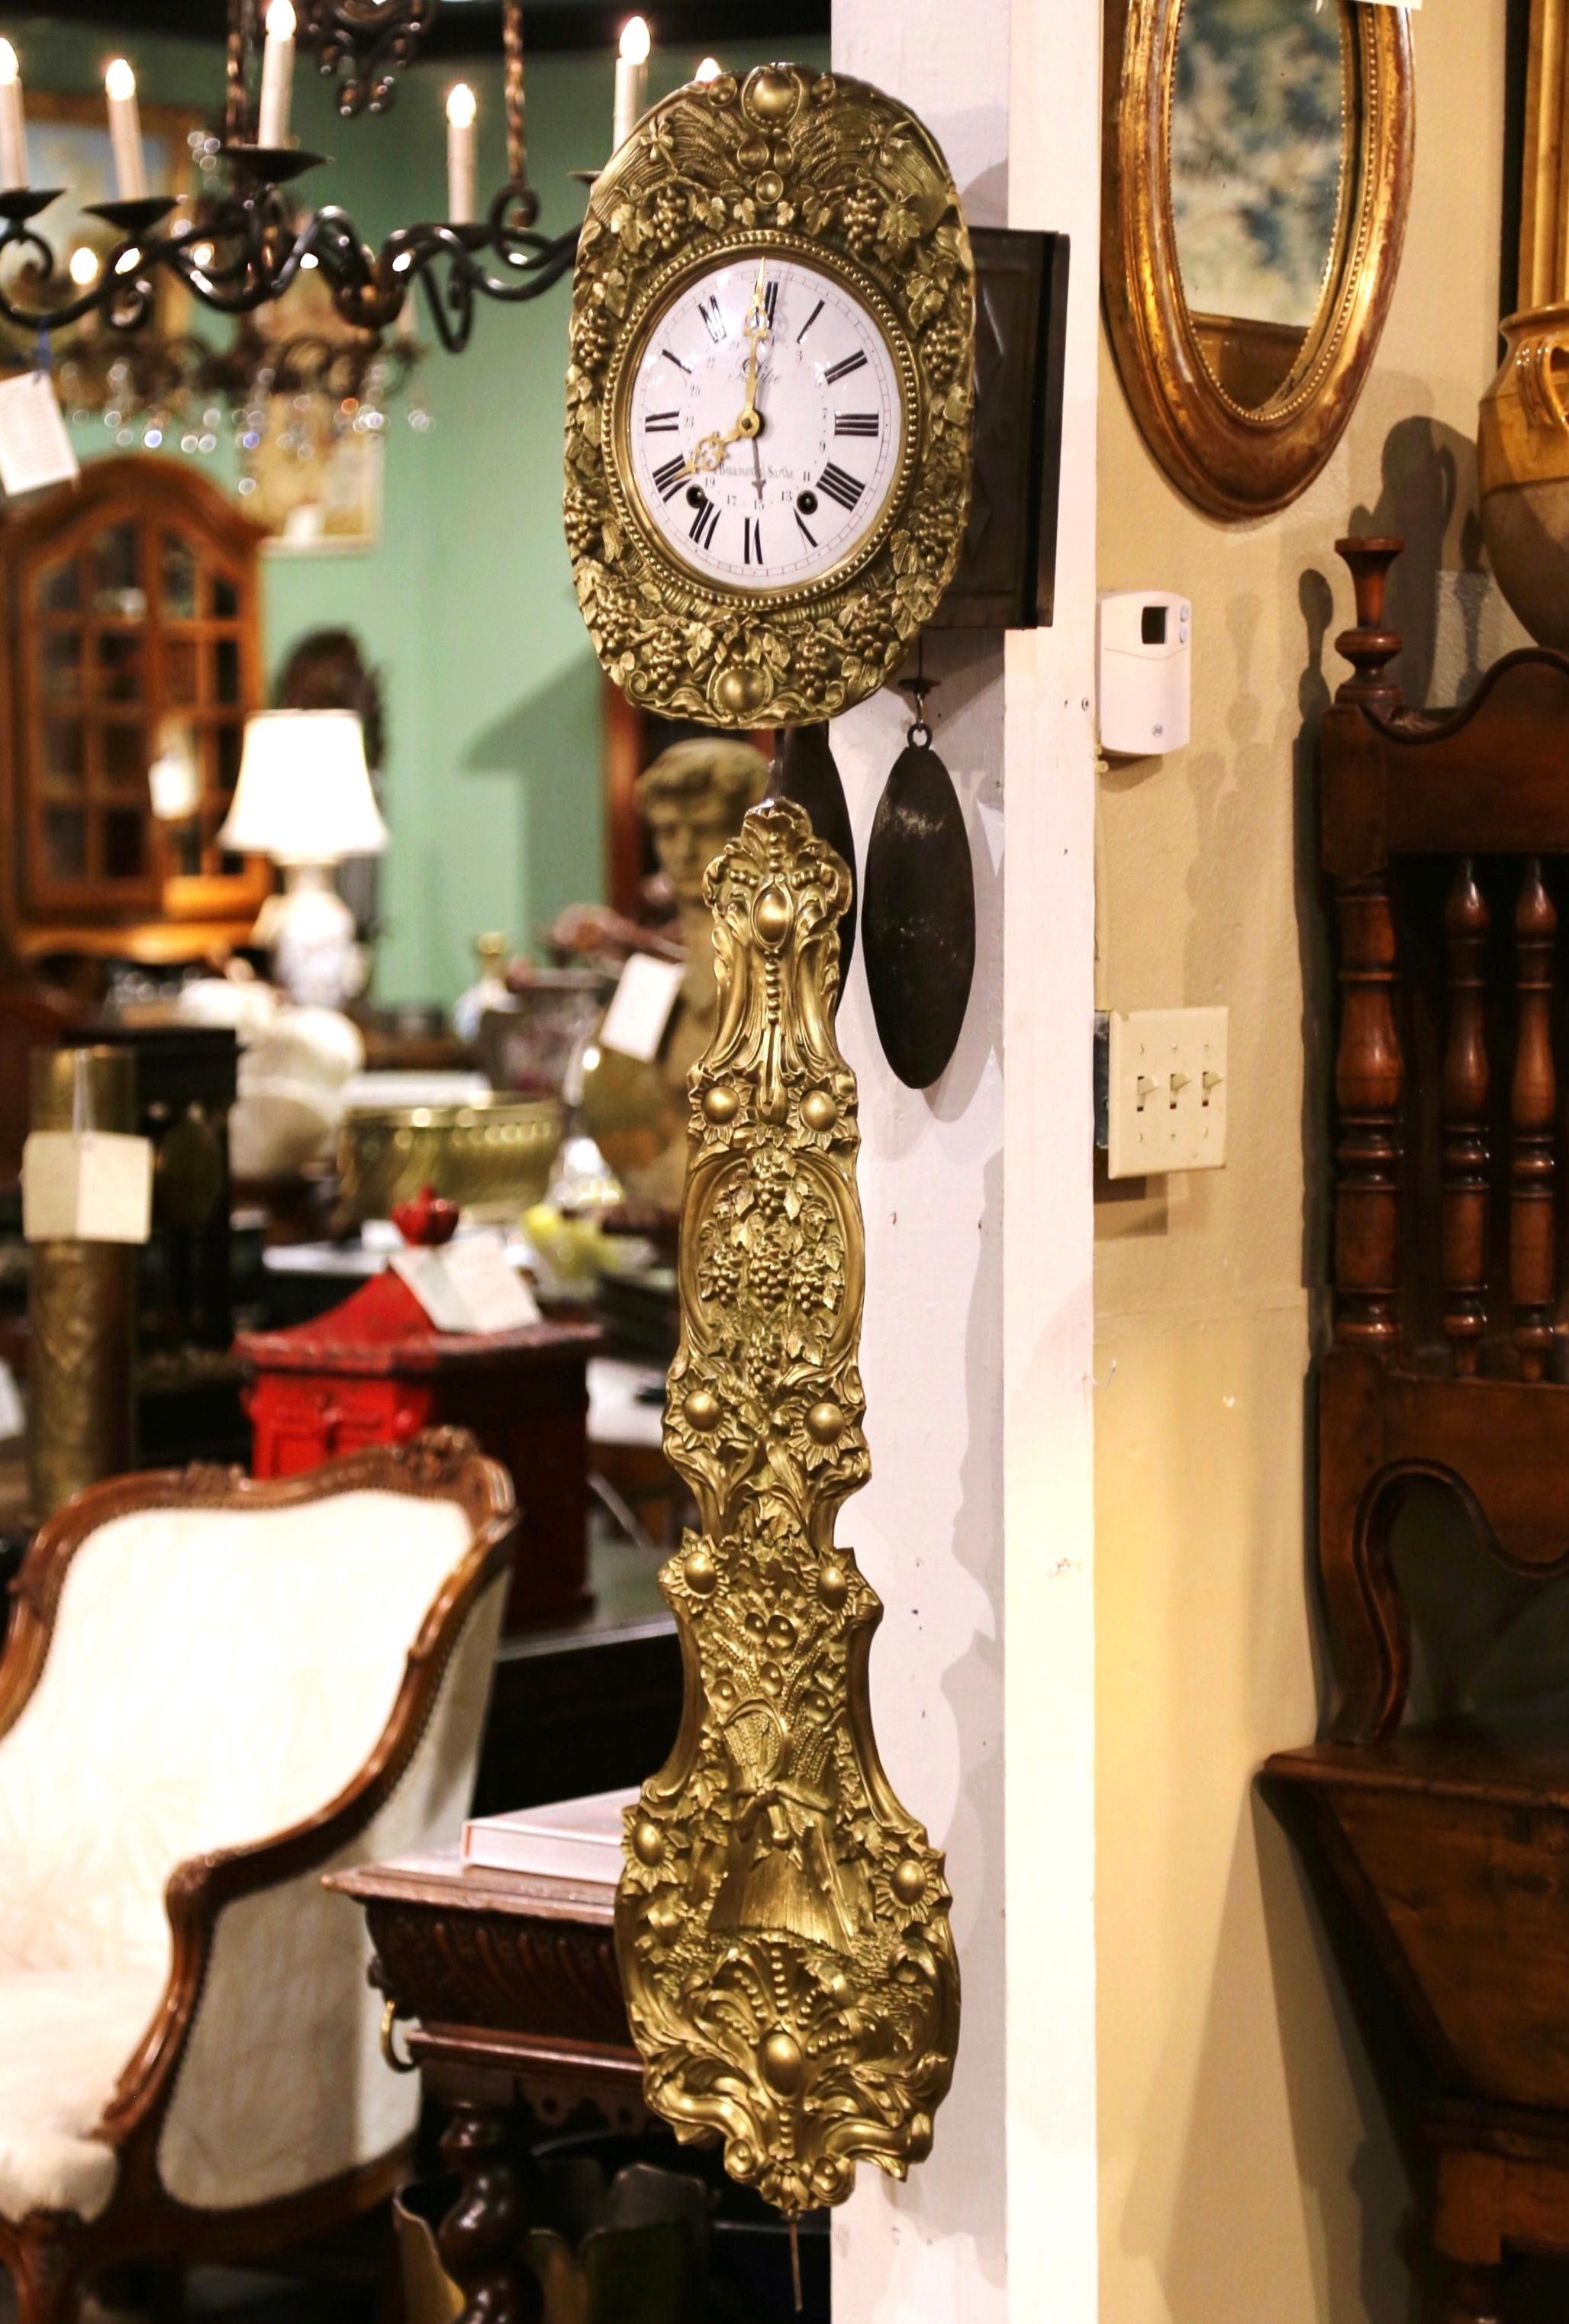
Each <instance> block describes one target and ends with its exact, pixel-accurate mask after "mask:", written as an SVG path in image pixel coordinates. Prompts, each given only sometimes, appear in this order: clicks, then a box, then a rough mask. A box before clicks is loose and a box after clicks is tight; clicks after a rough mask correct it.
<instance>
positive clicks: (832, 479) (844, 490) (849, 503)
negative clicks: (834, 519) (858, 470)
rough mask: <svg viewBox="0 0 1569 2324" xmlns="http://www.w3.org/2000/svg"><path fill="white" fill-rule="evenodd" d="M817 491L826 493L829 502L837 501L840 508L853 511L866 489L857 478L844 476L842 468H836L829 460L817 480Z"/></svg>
mask: <svg viewBox="0 0 1569 2324" xmlns="http://www.w3.org/2000/svg"><path fill="white" fill-rule="evenodd" d="M817 490H818V491H819V492H820V493H827V495H828V498H829V499H830V500H833V501H837V502H838V503H839V506H840V507H841V508H844V509H853V508H854V505H855V503H856V502H857V501H858V500H859V499H860V497H861V495H862V493H863V492H864V491H865V490H866V487H865V485H864V484H863V483H862V481H861V479H860V477H859V476H851V475H845V473H844V469H843V468H840V467H836V466H835V464H834V462H833V461H832V460H830V461H829V463H828V465H827V466H826V468H825V469H824V471H823V473H822V475H820V476H819V477H818V478H817Z"/></svg>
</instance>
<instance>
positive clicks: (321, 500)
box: [240, 273, 386, 557]
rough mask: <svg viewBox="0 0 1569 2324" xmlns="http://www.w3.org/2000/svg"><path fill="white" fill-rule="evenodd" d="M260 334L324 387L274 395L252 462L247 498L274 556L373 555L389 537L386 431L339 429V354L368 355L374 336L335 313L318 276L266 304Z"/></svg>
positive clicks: (258, 320) (245, 480)
mask: <svg viewBox="0 0 1569 2324" xmlns="http://www.w3.org/2000/svg"><path fill="white" fill-rule="evenodd" d="M253 328H254V331H255V333H256V336H257V337H258V338H259V339H260V341H261V342H262V344H263V347H266V346H272V347H273V348H275V349H277V350H278V351H279V353H280V354H281V353H282V352H283V350H285V349H287V350H288V351H289V356H290V367H291V370H293V371H294V372H295V373H297V374H302V375H303V376H306V377H309V378H310V379H312V380H314V381H316V382H317V383H318V387H317V389H316V391H315V392H311V393H310V394H309V395H299V396H294V395H274V396H272V397H270V398H269V399H268V407H267V427H266V429H265V430H264V431H263V437H262V441H261V442H260V444H258V445H257V446H255V447H254V449H253V450H251V451H250V452H248V453H247V454H246V457H245V474H244V476H243V477H242V479H241V484H240V493H241V497H242V499H243V501H244V503H245V513H246V515H247V516H249V517H250V518H252V519H253V521H254V522H256V523H257V524H260V525H261V526H263V529H264V530H265V532H266V535H267V538H266V539H265V540H264V541H263V555H265V556H268V557H307V556H318V555H320V554H322V553H324V552H332V551H338V552H341V551H344V550H352V549H375V548H376V547H378V546H379V544H380V541H381V538H382V502H383V490H384V479H385V469H386V447H385V445H384V443H383V436H382V431H381V430H380V429H353V428H349V429H342V428H337V427H335V425H334V422H335V420H337V418H338V416H339V414H338V403H339V398H340V395H341V392H342V391H343V383H344V377H345V376H349V377H352V374H339V376H338V378H337V380H336V381H335V378H334V358H335V356H339V355H343V356H348V355H357V354H360V353H362V352H363V350H364V348H365V344H366V340H367V334H366V333H365V332H364V331H356V330H355V328H354V327H353V326H352V325H351V324H348V323H346V322H345V321H344V320H343V318H342V317H341V316H340V315H338V314H337V312H336V310H335V309H334V307H333V304H332V298H331V294H330V292H329V291H328V289H327V287H326V285H325V283H324V282H323V281H322V280H321V278H320V276H319V275H318V274H313V273H302V274H300V276H299V277H298V278H297V279H296V281H294V283H293V284H292V286H291V288H290V290H289V291H287V292H286V294H285V295H284V296H283V297H282V298H281V299H279V300H273V301H272V303H271V304H270V305H268V306H266V307H263V308H262V309H260V310H259V312H258V313H257V314H256V315H255V317H254V318H253Z"/></svg>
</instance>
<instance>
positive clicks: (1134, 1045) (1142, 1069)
mask: <svg viewBox="0 0 1569 2324" xmlns="http://www.w3.org/2000/svg"><path fill="white" fill-rule="evenodd" d="M1227 1030H1228V1013H1227V1011H1226V1010H1223V1009H1151V1010H1140V1011H1138V1012H1135V1013H1134V1014H1131V1015H1126V1016H1125V1015H1121V1014H1119V1013H1117V1012H1116V1011H1113V1012H1112V1015H1111V1017H1110V1019H1108V1021H1107V1058H1106V1101H1107V1105H1106V1168H1107V1175H1108V1176H1110V1177H1112V1178H1153V1177H1158V1176H1162V1175H1164V1174H1165V1173H1167V1172H1169V1171H1175V1170H1218V1169H1220V1168H1222V1167H1223V1165H1224V1162H1225V1158H1226V1037H1227ZM1157 1093H1159V1094H1160V1098H1161V1102H1160V1103H1158V1104H1157V1103H1155V1102H1154V1100H1155V1097H1156V1094H1157Z"/></svg>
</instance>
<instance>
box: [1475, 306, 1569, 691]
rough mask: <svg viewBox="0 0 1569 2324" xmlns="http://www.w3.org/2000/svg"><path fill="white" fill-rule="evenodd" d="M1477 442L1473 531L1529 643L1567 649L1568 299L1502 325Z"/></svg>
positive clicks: (1483, 403) (1568, 598)
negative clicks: (1501, 347) (1499, 357)
mask: <svg viewBox="0 0 1569 2324" xmlns="http://www.w3.org/2000/svg"><path fill="white" fill-rule="evenodd" d="M1501 328H1502V331H1503V335H1504V339H1505V342H1506V346H1505V354H1504V360H1503V364H1502V367H1501V369H1500V372H1499V375H1498V377H1497V378H1496V379H1495V380H1494V382H1493V383H1492V385H1491V387H1490V388H1489V390H1488V392H1487V393H1486V395H1485V396H1484V397H1483V398H1482V403H1481V427H1480V430H1479V434H1478V439H1477V460H1478V469H1479V482H1480V484H1481V522H1482V530H1483V532H1484V534H1485V536H1486V539H1487V547H1488V555H1489V557H1490V558H1491V562H1492V568H1493V572H1494V574H1495V575H1496V576H1497V578H1498V585H1499V587H1500V589H1501V590H1502V591H1503V594H1504V595H1505V597H1506V598H1507V599H1508V601H1509V604H1510V606H1511V607H1512V608H1513V610H1514V612H1515V613H1517V614H1518V617H1519V619H1520V620H1521V621H1522V622H1524V623H1525V626H1526V628H1527V630H1528V631H1529V632H1530V633H1531V635H1532V637H1534V638H1535V639H1536V641H1537V644H1538V645H1543V646H1556V647H1558V648H1560V649H1561V650H1569V304H1565V305H1558V306H1553V307H1536V308H1532V309H1530V310H1529V311H1528V312H1527V313H1524V314H1519V315H1511V316H1510V317H1509V319H1508V320H1507V321H1506V322H1505V323H1504V324H1503V325H1502V326H1501Z"/></svg>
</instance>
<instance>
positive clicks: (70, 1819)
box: [0, 1432, 514, 2324]
mask: <svg viewBox="0 0 1569 2324" xmlns="http://www.w3.org/2000/svg"><path fill="white" fill-rule="evenodd" d="M513 1523H514V1510H513V1502H512V1488H511V1485H510V1483H509V1482H508V1480H507V1478H506V1476H505V1473H504V1471H502V1470H501V1469H499V1468H497V1467H496V1466H495V1464H494V1462H489V1461H485V1460H483V1459H482V1458H481V1457H480V1456H479V1454H478V1452H477V1451H476V1450H475V1446H474V1443H473V1442H472V1440H471V1439H469V1438H468V1437H466V1436H463V1435H459V1434H456V1433H445V1432H444V1433H441V1434H435V1435H429V1436H425V1437H420V1438H418V1439H416V1440H415V1442H414V1443H412V1444H410V1445H407V1446H405V1447H402V1448H401V1449H398V1450H391V1449H388V1450H384V1451H377V1452H366V1453H362V1454H358V1455H355V1457H354V1458H352V1459H350V1460H347V1461H342V1462H334V1463H333V1464H331V1465H330V1466H328V1467H327V1468H324V1469H319V1470H317V1471H314V1472H313V1473H311V1474H310V1475H309V1476H305V1477H299V1478H293V1479H291V1480H287V1481H284V1482H281V1483H272V1484H255V1483H253V1482H251V1481H249V1480H245V1479H244V1478H242V1477H241V1476H240V1475H239V1474H238V1473H237V1472H236V1471H221V1470H216V1469H193V1470H188V1471H185V1472H184V1473H183V1474H174V1473H172V1472H171V1473H169V1474H164V1475H143V1476H134V1477H124V1478H118V1479H115V1480H112V1481H111V1482H109V1483H107V1484H105V1485H100V1486H97V1487H95V1488H94V1489H92V1490H90V1491H88V1492H86V1493H83V1494H82V1495H80V1496H79V1497H78V1499H76V1500H75V1501H73V1502H71V1503H70V1504H69V1507H67V1508H65V1509H63V1510H62V1511H61V1512H60V1515H59V1516H58V1517H54V1518H53V1519H51V1522H50V1523H49V1525H47V1526H45V1527H44V1528H43V1530H42V1533H41V1534H40V1535H39V1536H38V1538H37V1540H36V1541H35V1542H34V1544H33V1545H32V1550H31V1551H30V1553H29V1554H28V1558H27V1562H26V1563H25V1565H24V1566H23V1571H22V1573H21V1576H20V1578H19V1580H18V1581H17V1582H16V1584H15V1598H16V1603H15V1609H14V1618H13V1622H12V1628H11V1634H10V1637H9V1640H8V1642H7V1644H6V1647H5V1655H4V1659H3V1660H0V2261H3V2262H4V2263H5V2265H7V2266H8V2267H9V2268H10V2270H11V2273H12V2274H13V2276H14V2279H15V2282H16V2287H17V2292H18V2296H19V2300H20V2303H21V2317H22V2324H63V2319H71V2318H74V2317H75V2315H76V2314H77V2312H78V2302H79V2300H80V2298H81V2294H82V2292H83V2290H84V2288H85V2287H87V2286H88V2284H89V2283H91V2282H93V2281H95V2280H96V2279H97V2277H98V2276H99V2275H100V2274H101V2273H102V2272H103V2271H105V2270H106V2269H107V2268H110V2267H118V2266H119V2265H120V2264H134V2263H137V2262H141V2261H146V2260H152V2261H156V2262H159V2263H169V2262H183V2261H185V2260H194V2259H222V2258H226V2257H231V2256H238V2255H251V2254H259V2253H262V2252H263V2251H268V2250H278V2249H281V2248H283V2247H284V2246H287V2245H289V2244H291V2243H294V2242H297V2241H300V2240H302V2239H303V2238H305V2237H307V2236H314V2235H317V2234H318V2233H321V2232H323V2231H325V2230H326V2229H327V2228H328V2227H334V2226H337V2225H338V2224H340V2223H342V2222H344V2221H346V2219H348V2218H351V2217H352V2216H354V2215H355V2214H356V2213H358V2212H360V2211H363V2210H365V2209H369V2208H371V2207H372V2206H374V2204H376V2203H378V2202H380V2201H381V2200H382V2199H383V2198H384V2197H385V2196H386V2195H387V2194H388V2193H389V2192H390V2191H391V2190H392V2188H393V2186H394V2185H395V2184H396V2183H397V2181H398V2177H399V2174H400V2172H401V2170H402V2168H403V2166H404V2163H405V2162H406V2159H407V2149H408V2145H409V2142H410V2140H411V2135H412V2132H413V2128H414V2116H415V2108H416V2105H417V2098H416V2093H415V2085H414V2084H413V2082H412V2081H401V2080H398V2079H397V2078H396V2077H395V2076H393V2075H392V2074H389V2073H388V2072H387V2071H386V2070H385V2069H384V2067H383V2064H382V2062H381V2059H380V2056H379V2054H378V2052H379V2041H378V2035H379V2020H380V2004H379V2002H378V2000H377V1997H376V1996H375V1995H374V1993H373V1992H372V1991H371V1990H370V1988H369V1987H368V1985H367V1982H366V1975H365V1971H366V1967H367V1953H366V1944H365V1935H364V1926H363V1923H362V1920H361V1916H360V1914H358V1913H357V1912H356V1911H355V1909H354V1907H353V1905H352V1904H348V1903H346V1901H345V1899H344V1898H342V1897H341V1896H334V1895H328V1893H327V1892H326V1891H324V1889H323V1888H322V1886H321V1878H322V1875H323V1874H324V1873H327V1872H329V1871H332V1870H334V1869H337V1868H338V1867H345V1866H347V1865H350V1864H353V1863H355V1862H359V1861H362V1860H363V1859H365V1858H367V1857H369V1858H379V1857H383V1856H389V1855H396V1854H399V1853H401V1852H403V1851H405V1850H407V1849H411V1848H418V1847H420V1845H421V1844H423V1843H425V1842H427V1841H429V1840H432V1839H434V1838H435V1837H437V1836H438V1835H440V1836H442V1837H450V1836H451V1835H452V1834H453V1833H454V1832H455V1831H456V1830H457V1826H458V1824H459V1822H460V1821H461V1819H462V1817H463V1815H464V1813H465V1812H466V1808H467V1803H468V1796H469V1790H470V1786H471V1784H472V1781H473V1775H474V1766H475V1756H476V1753H477V1750H478V1745H479V1736H480V1728H481V1723H482V1720H483V1716H484V1709H485V1699H486V1692H487V1688H488V1684H489V1679H490V1672H491V1665H492V1661H493V1658H494V1647H495V1639H496V1634H497V1630H498V1628H499V1624H500V1618H501V1608H502V1600H503V1594H504V1591H505V1586H506V1574H507V1567H508V1563H509V1560H510V1553H511V1545H512V1528H513Z"/></svg>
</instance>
